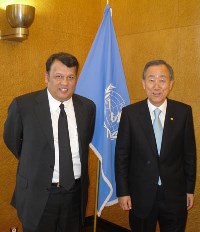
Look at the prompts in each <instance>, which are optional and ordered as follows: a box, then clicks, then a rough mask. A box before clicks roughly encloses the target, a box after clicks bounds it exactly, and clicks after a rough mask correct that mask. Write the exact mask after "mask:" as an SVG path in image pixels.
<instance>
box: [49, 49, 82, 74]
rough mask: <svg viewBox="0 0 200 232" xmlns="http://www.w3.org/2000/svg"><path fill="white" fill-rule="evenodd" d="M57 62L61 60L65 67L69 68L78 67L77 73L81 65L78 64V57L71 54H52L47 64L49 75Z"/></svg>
mask: <svg viewBox="0 0 200 232" xmlns="http://www.w3.org/2000/svg"><path fill="white" fill-rule="evenodd" d="M55 60H59V61H60V62H62V63H63V64H64V65H66V66H67V67H68V68H71V67H76V73H77V72H78V68H79V63H78V60H77V59H76V57H75V56H73V55H71V54H69V53H65V52H59V53H55V54H52V55H51V56H50V57H49V58H48V60H47V62H46V71H47V72H48V73H49V71H50V69H51V65H52V64H53V62H54V61H55Z"/></svg>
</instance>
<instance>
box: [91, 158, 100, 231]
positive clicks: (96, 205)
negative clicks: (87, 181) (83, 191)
mask: <svg viewBox="0 0 200 232" xmlns="http://www.w3.org/2000/svg"><path fill="white" fill-rule="evenodd" d="M99 162H100V161H99V159H98V162H97V178H96V198H95V211H94V230H93V232H96V227H97V207H98V192H99V166H100V165H99Z"/></svg>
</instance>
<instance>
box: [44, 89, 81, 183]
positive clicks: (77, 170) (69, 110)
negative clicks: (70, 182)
mask: <svg viewBox="0 0 200 232" xmlns="http://www.w3.org/2000/svg"><path fill="white" fill-rule="evenodd" d="M47 94H48V99H49V107H50V113H51V121H52V128H53V137H54V148H55V165H54V172H53V178H52V183H56V182H59V146H58V118H59V115H60V107H59V106H60V104H61V102H60V101H58V100H56V99H55V98H53V97H52V95H51V93H50V92H49V91H48V90H47ZM62 103H63V104H64V109H65V112H66V114H67V121H68V130H69V138H70V146H71V152H72V162H73V170H74V177H75V179H77V178H80V176H81V162H80V155H79V142H78V132H77V124H76V117H75V112H74V106H73V101H72V98H70V99H69V100H68V101H64V102H62Z"/></svg>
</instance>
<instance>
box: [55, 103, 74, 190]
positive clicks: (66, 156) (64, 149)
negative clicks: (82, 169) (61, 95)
mask: <svg viewBox="0 0 200 232" xmlns="http://www.w3.org/2000/svg"><path fill="white" fill-rule="evenodd" d="M58 145H59V165H60V180H59V182H60V185H61V186H63V187H64V188H65V189H67V190H69V189H70V188H71V187H72V186H73V184H74V183H75V179H74V171H73V163H72V153H71V147H70V140H69V131H68V123H67V115H66V113H65V110H64V105H63V104H60V115H59V119H58Z"/></svg>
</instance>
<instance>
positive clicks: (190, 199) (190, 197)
mask: <svg viewBox="0 0 200 232" xmlns="http://www.w3.org/2000/svg"><path fill="white" fill-rule="evenodd" d="M193 204H194V194H192V193H187V210H190V209H191V208H192V206H193Z"/></svg>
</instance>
